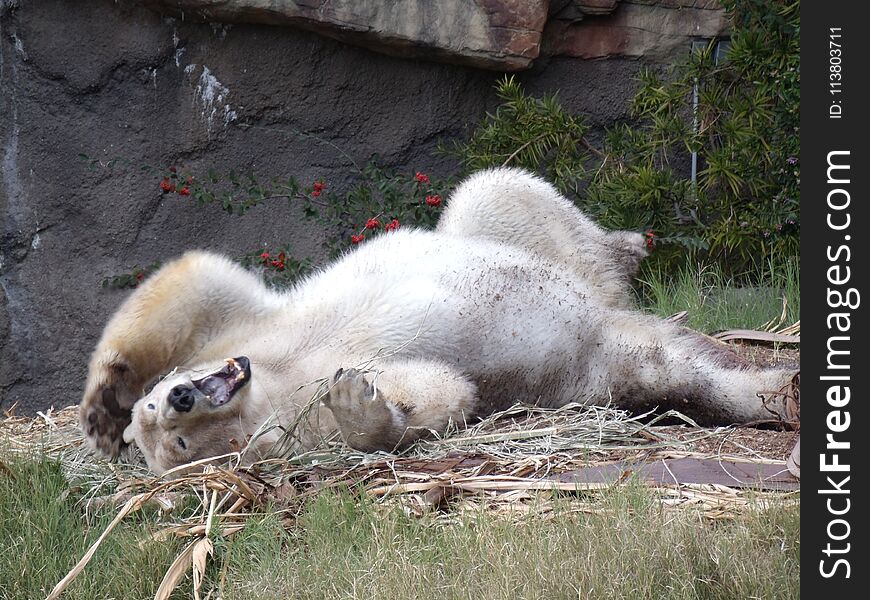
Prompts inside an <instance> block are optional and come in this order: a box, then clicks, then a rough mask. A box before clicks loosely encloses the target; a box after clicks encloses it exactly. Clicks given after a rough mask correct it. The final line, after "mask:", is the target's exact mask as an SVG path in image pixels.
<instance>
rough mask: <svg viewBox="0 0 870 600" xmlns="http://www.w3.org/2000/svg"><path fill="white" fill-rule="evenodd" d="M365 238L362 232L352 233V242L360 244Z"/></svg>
mask: <svg viewBox="0 0 870 600" xmlns="http://www.w3.org/2000/svg"><path fill="white" fill-rule="evenodd" d="M364 239H366V236H365V235H364V234H362V233H361V234H359V235H352V236H350V243H351V244H359V243H360V242H361V241H363V240H364Z"/></svg>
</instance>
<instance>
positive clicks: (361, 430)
mask: <svg viewBox="0 0 870 600" xmlns="http://www.w3.org/2000/svg"><path fill="white" fill-rule="evenodd" d="M323 402H324V404H326V406H328V407H329V409H330V410H331V411H332V414H333V416H334V417H335V420H336V422H337V423H338V426H339V428H340V430H341V435H342V437H343V438H344V441H345V442H346V443H347V444H348V445H349V446H352V447H353V448H356V449H358V450H362V451H364V452H375V451H377V450H385V451H393V450H398V449H401V448H405V447H407V446H409V445H410V444H411V443H413V442H414V441H416V440H418V439H420V438H423V437H426V436H428V435H430V434H432V433H442V432H444V431H445V430H446V429H447V427H448V425H449V424H450V423H451V422H455V423H464V422H465V419H466V417H468V416H470V415H471V413H473V412H474V410H475V406H476V403H477V389H476V387H475V385H474V384H473V383H471V381H469V380H468V379H467V378H466V377H464V376H463V375H462V374H460V373H458V372H457V371H456V370H454V369H453V368H451V367H449V366H447V365H445V364H442V363H439V362H435V361H429V360H413V359H411V360H401V361H399V360H397V361H392V362H389V363H386V364H384V365H382V367H379V368H378V370H377V371H376V372H372V373H363V372H361V371H358V370H356V369H347V370H345V369H339V370H338V371H337V372H336V374H335V376H334V377H333V381H332V385H331V387H330V390H329V392H328V394H327V395H326V397H325V398H324V401H323Z"/></svg>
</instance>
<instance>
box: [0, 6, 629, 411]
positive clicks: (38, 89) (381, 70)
mask: <svg viewBox="0 0 870 600" xmlns="http://www.w3.org/2000/svg"><path fill="white" fill-rule="evenodd" d="M0 6H2V8H0V12H2V16H0V175H2V179H0V409H4V410H5V409H8V408H9V407H11V406H13V405H16V404H17V412H18V413H19V414H27V413H33V412H34V411H36V410H40V409H46V408H47V407H49V406H51V405H54V406H55V407H60V406H65V405H69V404H74V403H76V402H78V400H79V398H80V395H81V393H82V388H83V381H84V378H85V375H86V369H87V361H88V357H89V354H90V351H91V350H92V348H93V346H94V344H95V343H96V341H97V339H98V337H99V334H100V332H101V330H102V327H103V325H104V324H105V322H106V320H107V319H108V317H109V315H110V314H111V313H112V311H113V310H114V309H115V308H116V307H117V306H118V304H119V303H120V302H121V301H122V300H123V299H124V298H125V297H126V295H127V294H129V291H119V290H104V289H101V288H100V285H99V284H100V281H101V279H102V278H103V277H104V276H106V275H110V274H115V273H119V272H124V271H126V270H129V268H130V267H132V266H134V265H146V264H148V263H150V262H152V261H153V260H167V259H169V258H171V257H172V256H175V255H177V254H179V253H180V252H182V251H184V250H185V249H188V248H211V249H215V250H220V251H225V252H227V253H230V254H232V255H239V254H241V253H243V252H246V251H249V250H252V249H253V248H255V247H256V246H257V245H259V244H261V243H262V242H270V243H279V242H283V241H293V242H294V244H295V249H296V250H297V253H298V254H299V255H301V256H306V255H310V256H315V257H317V256H319V257H321V259H322V253H321V251H320V243H321V241H322V236H323V232H321V231H318V230H317V229H316V228H315V226H314V225H313V223H312V222H310V221H306V220H305V219H304V218H303V217H302V216H301V213H300V212H298V211H293V210H288V209H287V206H286V202H284V201H277V202H276V204H275V205H274V206H260V207H257V208H255V209H253V210H252V211H250V212H249V213H248V214H247V215H246V216H244V217H242V218H238V217H233V216H230V215H227V214H225V213H223V212H222V211H221V210H219V209H218V208H216V207H205V208H198V207H196V206H194V205H193V204H191V203H189V202H186V201H185V200H183V199H182V198H181V197H179V196H175V195H168V196H163V195H162V194H161V193H160V191H159V189H158V186H157V183H158V182H157V180H156V179H155V178H154V177H153V176H148V175H145V174H143V173H141V172H137V171H135V170H132V171H123V172H118V173H116V174H115V175H112V176H107V175H106V173H101V172H92V171H89V170H88V169H87V167H86V166H85V164H84V163H83V162H82V161H81V160H79V159H78V158H77V156H78V154H79V153H85V154H88V155H90V156H94V157H100V158H104V159H108V158H112V157H115V156H122V157H126V158H128V159H130V160H132V161H134V162H136V163H141V164H150V165H155V166H166V165H170V164H184V165H186V166H188V167H191V168H193V169H195V170H197V171H200V172H202V171H205V170H207V169H208V168H215V169H216V170H218V171H221V170H223V171H227V170H229V169H230V168H235V169H237V170H245V169H249V168H250V169H253V170H254V171H255V172H257V173H259V174H262V175H264V176H266V177H270V176H276V175H291V174H292V175H295V176H297V177H298V178H299V179H300V180H301V181H303V182H310V181H313V180H314V179H315V178H320V177H322V178H325V179H326V180H327V181H328V182H329V183H330V185H331V186H332V187H333V189H336V188H341V186H342V185H343V183H344V182H346V180H347V176H348V173H349V169H348V160H347V159H346V158H344V157H343V156H342V155H341V154H340V153H338V152H337V151H336V150H335V149H334V148H332V147H330V146H329V145H327V144H317V143H314V142H312V141H311V140H310V139H305V138H303V137H300V136H299V135H298V134H297V133H296V132H299V131H304V132H309V133H313V134H316V135H317V136H319V137H320V138H322V139H323V140H326V141H328V142H330V143H332V144H335V145H336V146H338V147H340V148H341V149H342V150H343V151H344V152H345V153H347V155H349V156H350V157H352V158H353V159H354V160H355V161H357V162H358V163H361V164H363V163H365V162H366V161H367V160H368V159H369V158H370V157H371V156H372V155H374V154H378V155H380V157H381V158H382V163H383V164H384V165H386V166H389V167H394V168H397V169H402V170H406V171H412V170H425V171H428V172H431V173H435V174H448V173H451V172H454V171H455V170H456V165H455V164H453V163H452V162H451V160H449V159H447V158H444V157H442V156H438V155H437V154H436V153H435V144H436V142H437V141H438V139H446V138H452V137H457V136H464V135H466V133H467V132H468V131H469V130H470V128H472V127H473V125H474V124H475V123H476V122H477V121H478V120H479V119H480V118H481V117H482V116H483V114H484V113H485V111H486V110H492V109H494V108H495V106H496V105H497V99H496V98H495V96H494V94H493V88H492V86H493V84H494V82H495V81H496V80H497V79H499V77H500V74H498V73H494V72H492V71H481V70H475V69H471V68H467V67H459V66H451V65H445V64H438V63H431V62H426V61H422V60H403V59H401V58H394V57H389V56H385V55H382V54H375V53H373V52H370V51H367V50H364V49H361V48H357V47H351V46H347V45H344V44H342V43H340V42H337V41H333V40H330V39H326V38H323V37H320V36H318V35H316V34H313V33H308V32H303V31H297V30H294V29H291V28H284V27H272V26H266V25H232V26H227V25H210V24H194V23H187V22H181V21H179V20H173V19H167V18H163V17H161V16H160V15H158V14H156V13H154V12H151V11H149V10H146V9H144V8H141V7H139V6H137V5H136V4H135V3H125V2H115V1H113V0H75V1H73V0H67V1H63V0H38V1H36V0H0ZM639 67H640V64H639V63H638V62H636V61H631V60H625V59H611V60H606V61H583V60H580V59H550V60H548V61H547V60H541V61H538V62H537V63H536V65H535V67H534V68H533V69H532V70H530V71H527V72H524V73H522V74H521V75H520V76H519V77H520V79H521V81H523V83H524V84H525V85H526V87H527V89H528V90H529V91H531V92H533V93H536V94H537V93H543V92H545V91H554V90H559V91H560V96H561V98H562V100H563V102H564V104H565V105H566V106H567V107H568V108H570V109H571V110H573V111H580V112H584V113H587V114H588V115H589V116H590V117H591V119H592V120H593V122H595V123H598V124H607V123H611V122H613V121H614V120H616V119H620V118H624V117H625V116H626V115H625V113H624V111H625V107H626V106H627V102H628V100H629V99H630V97H631V94H632V90H633V88H634V82H633V80H632V77H633V75H634V74H635V73H636V72H637V69H638V68H639ZM204 68H207V69H208V73H209V74H210V75H211V77H213V78H214V80H209V78H208V77H203V73H204ZM207 83H208V84H209V85H210V88H209V85H206V84H207ZM204 86H205V87H204ZM208 89H211V90H212V91H218V92H220V95H221V99H220V100H218V99H217V97H215V98H214V100H213V102H212V103H209V102H208V100H207V98H208V93H204V92H207V91H208Z"/></svg>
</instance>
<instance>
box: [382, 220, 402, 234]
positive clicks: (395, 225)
mask: <svg viewBox="0 0 870 600" xmlns="http://www.w3.org/2000/svg"><path fill="white" fill-rule="evenodd" d="M398 228H399V220H398V219H393V220H392V221H390V222H389V223H387V224H386V225H384V230H385V231H395V230H396V229H398Z"/></svg>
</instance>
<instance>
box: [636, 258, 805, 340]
mask: <svg viewBox="0 0 870 600" xmlns="http://www.w3.org/2000/svg"><path fill="white" fill-rule="evenodd" d="M639 279H640V287H639V290H638V291H639V296H640V304H641V306H643V307H644V308H645V309H646V310H648V311H650V312H652V313H654V314H657V315H659V316H662V317H667V316H669V315H672V314H674V313H677V312H680V311H683V310H685V311H688V313H689V320H688V322H687V325H688V326H689V327H691V328H693V329H697V330H699V331H703V332H706V333H710V332H713V331H717V330H722V329H737V328H739V329H754V328H758V327H761V326H762V325H764V324H765V323H767V322H768V321H770V320H771V319H779V316H780V314H781V313H782V299H783V296H784V297H785V298H786V300H787V307H788V312H787V318H786V321H785V324H786V325H791V324H792V323H794V322H795V321H797V320H799V319H800V265H799V262H798V260H797V259H796V258H791V259H783V260H782V261H780V263H779V264H768V265H765V266H764V267H759V268H757V269H756V271H755V272H754V273H747V274H745V275H744V276H743V277H741V278H739V280H737V279H734V278H728V277H725V276H724V275H723V274H722V272H721V271H720V270H719V269H717V268H715V267H711V266H703V265H692V266H687V267H683V268H681V269H680V270H679V271H678V272H677V273H676V274H672V273H669V274H665V273H662V272H660V271H653V270H647V271H645V272H643V273H642V274H641V276H640V278H639ZM749 281H751V282H753V284H752V285H749V284H746V283H745V282H749Z"/></svg>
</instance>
